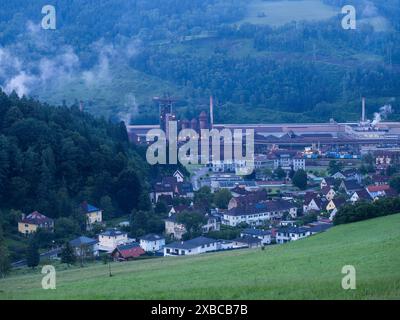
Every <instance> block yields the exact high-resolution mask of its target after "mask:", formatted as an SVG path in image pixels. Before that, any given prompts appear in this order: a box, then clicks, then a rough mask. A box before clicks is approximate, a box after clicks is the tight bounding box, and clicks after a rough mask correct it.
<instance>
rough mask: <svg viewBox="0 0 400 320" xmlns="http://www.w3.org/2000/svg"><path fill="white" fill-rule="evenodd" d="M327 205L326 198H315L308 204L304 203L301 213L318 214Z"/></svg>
mask: <svg viewBox="0 0 400 320" xmlns="http://www.w3.org/2000/svg"><path fill="white" fill-rule="evenodd" d="M326 205H327V200H326V198H318V197H315V198H313V199H311V200H310V201H309V202H308V203H307V202H305V203H304V206H303V211H304V213H309V212H313V211H314V212H315V211H317V212H320V211H324V210H325V208H326Z"/></svg>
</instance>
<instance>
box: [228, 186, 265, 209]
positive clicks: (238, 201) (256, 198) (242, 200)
mask: <svg viewBox="0 0 400 320" xmlns="http://www.w3.org/2000/svg"><path fill="white" fill-rule="evenodd" d="M267 198H268V193H267V191H266V190H264V189H261V190H258V191H255V192H248V193H247V194H245V195H243V196H240V197H233V198H232V199H231V200H230V201H229V203H228V210H230V209H232V208H237V207H243V206H248V205H253V204H256V203H258V202H260V201H265V200H267Z"/></svg>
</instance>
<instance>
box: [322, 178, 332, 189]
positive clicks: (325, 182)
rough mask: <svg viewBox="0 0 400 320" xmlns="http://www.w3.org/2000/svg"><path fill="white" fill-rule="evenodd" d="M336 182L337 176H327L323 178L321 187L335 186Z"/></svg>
mask: <svg viewBox="0 0 400 320" xmlns="http://www.w3.org/2000/svg"><path fill="white" fill-rule="evenodd" d="M335 183H336V179H335V178H333V177H326V178H323V179H322V181H321V185H320V188H321V189H323V188H326V187H330V188H333V187H334V186H335Z"/></svg>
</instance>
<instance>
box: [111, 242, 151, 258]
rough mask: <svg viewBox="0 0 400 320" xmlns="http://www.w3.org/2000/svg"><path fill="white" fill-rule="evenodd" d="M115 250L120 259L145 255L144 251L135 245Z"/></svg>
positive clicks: (123, 246)
mask: <svg viewBox="0 0 400 320" xmlns="http://www.w3.org/2000/svg"><path fill="white" fill-rule="evenodd" d="M115 250H116V251H118V252H119V254H120V256H121V258H124V259H129V258H137V257H139V256H141V255H142V254H145V251H144V250H143V249H142V248H141V247H140V246H138V245H137V244H127V245H121V246H118V247H117V248H116V249H115Z"/></svg>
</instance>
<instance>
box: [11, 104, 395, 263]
mask: <svg viewBox="0 0 400 320" xmlns="http://www.w3.org/2000/svg"><path fill="white" fill-rule="evenodd" d="M157 101H158V102H159V103H160V112H161V116H160V119H161V121H160V127H161V128H163V127H164V128H167V126H168V121H170V120H168V119H173V121H175V118H176V116H175V114H173V113H172V104H171V101H172V100H169V99H168V98H167V99H166V100H165V99H163V100H159V99H158V100H157ZM210 101H211V102H210V114H211V116H210V120H209V119H208V117H207V115H206V113H205V112H202V113H201V114H200V121H199V123H200V125H199V126H198V127H197V121H196V119H193V120H192V129H193V130H199V129H206V128H215V127H218V125H214V124H213V120H212V118H213V117H212V112H213V104H212V99H211V100H210ZM171 121H172V120H171ZM181 126H182V128H187V127H188V124H187V121H181ZM225 127H228V126H225ZM247 127H249V126H247ZM347 127H350V128H352V129H351V130H350V129H349V128H347ZM397 127H400V124H399V123H385V122H379V123H378V122H371V121H368V120H366V119H365V100H364V99H363V103H362V117H361V120H360V122H359V123H358V124H336V123H333V122H332V123H330V124H326V125H322V124H320V125H307V126H306V125H297V126H294V125H293V126H290V128H291V129H290V130H289V131H288V132H286V133H284V131H285V130H288V128H289V127H288V126H285V127H283V126H282V128H280V129H281V136H280V137H277V136H274V135H272V131H273V130H272V126H268V125H265V126H264V125H259V126H257V127H256V133H257V134H258V138H257V139H256V154H255V155H254V159H252V160H254V172H253V173H252V174H251V175H242V174H241V173H242V171H241V168H243V166H246V163H244V162H243V160H242V159H241V160H238V161H236V160H235V159H234V158H233V159H230V160H229V161H224V160H225V159H222V160H217V161H213V159H212V158H210V161H209V162H208V163H207V164H204V165H198V164H189V165H187V166H186V167H183V166H180V165H175V166H172V167H171V168H174V169H173V170H172V171H171V170H170V171H169V174H161V175H158V176H157V177H156V178H155V180H154V181H153V182H152V186H151V190H150V192H149V194H148V201H150V203H151V207H152V208H153V209H152V210H153V211H152V212H151V213H146V212H141V211H138V212H135V214H132V215H130V214H127V215H125V216H123V217H119V218H118V219H105V218H104V214H103V211H104V208H101V207H99V206H98V204H91V203H88V202H86V201H84V202H83V203H81V204H80V205H79V206H77V207H78V210H77V212H78V215H79V216H80V219H81V220H82V221H83V223H84V228H83V230H84V231H83V232H82V234H81V235H80V236H79V237H76V238H71V239H69V240H68V242H67V243H66V245H64V246H56V245H54V246H53V247H52V248H51V249H50V250H48V251H42V252H41V253H40V259H39V260H40V261H47V260H52V259H56V260H61V262H63V263H68V264H69V263H74V262H76V261H80V263H81V265H82V266H83V265H84V263H89V262H90V261H96V260H102V261H111V260H114V261H121V262H122V261H127V260H132V259H147V258H157V257H163V256H186V255H197V254H202V253H206V252H220V251H226V250H242V249H246V248H251V249H256V248H261V249H263V250H264V249H265V248H268V247H269V246H272V245H282V244H285V243H287V242H292V241H298V240H301V239H304V238H307V237H311V236H313V235H315V234H318V233H321V232H325V231H327V230H329V229H330V228H331V227H332V226H333V225H334V222H335V217H336V215H337V214H338V212H340V210H342V209H343V208H346V207H347V208H349V207H351V206H356V205H359V204H372V203H376V202H377V201H381V200H382V199H391V198H396V197H397V196H398V192H399V191H400V188H399V187H400V183H399V178H398V176H397V175H396V173H397V172H398V168H399V167H400V148H399V145H398V142H399V139H398V136H397V133H398V129H397ZM276 128H277V126H275V129H274V130H277V129H276ZM296 128H297V129H296ZM144 129H146V130H148V129H151V128H144V127H143V126H140V127H138V126H136V127H133V126H130V127H128V130H129V136H130V139H131V142H132V143H135V144H139V145H142V144H143V145H145V146H146V145H148V141H146V140H143V139H142V137H143V135H144V134H145V131H146V130H144ZM332 130H333V131H334V133H333V131H332ZM326 131H330V133H329V134H328V133H327V132H326ZM261 132H264V135H261ZM266 132H268V134H267V135H266ZM301 132H303V133H301ZM321 132H323V133H321ZM354 134H356V135H357V137H354V136H353V135H354ZM399 134H400V133H399ZM289 140H291V142H288V141H289ZM153 215H154V217H153ZM155 217H156V218H155ZM149 221H150V222H149ZM146 224H148V225H149V226H148V227H145V225H146ZM153 230H158V232H148V231H153ZM18 231H19V233H20V234H22V235H23V236H25V237H31V236H32V235H34V234H35V233H37V232H38V231H40V232H42V233H43V232H44V233H45V232H57V226H55V223H54V221H53V219H51V218H49V217H47V216H46V215H44V214H42V213H39V212H36V211H35V212H32V213H30V214H28V215H25V214H22V216H21V217H20V221H19V222H18ZM27 260H29V259H23V260H20V261H15V262H14V263H13V266H14V267H21V266H26V265H32V264H31V263H29V261H27ZM37 263H39V262H37Z"/></svg>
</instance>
